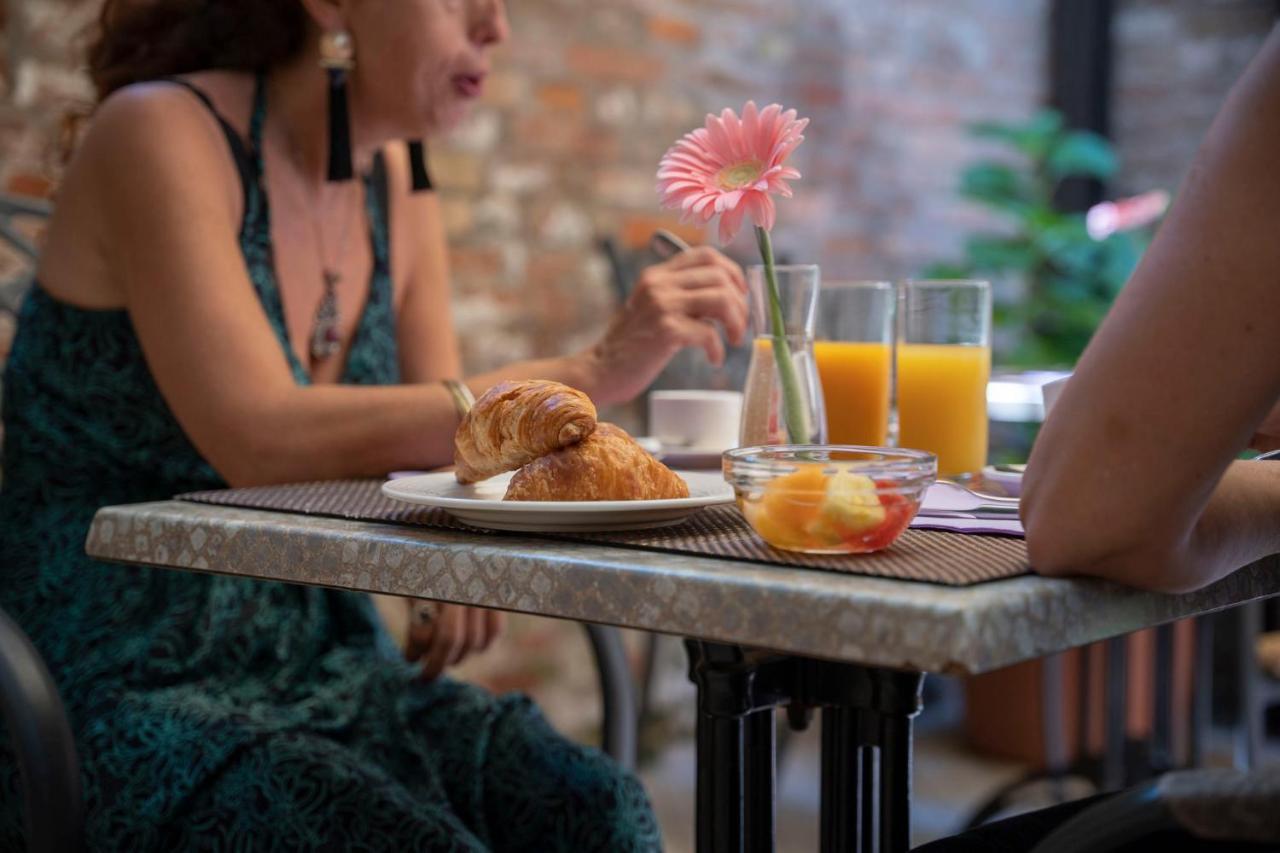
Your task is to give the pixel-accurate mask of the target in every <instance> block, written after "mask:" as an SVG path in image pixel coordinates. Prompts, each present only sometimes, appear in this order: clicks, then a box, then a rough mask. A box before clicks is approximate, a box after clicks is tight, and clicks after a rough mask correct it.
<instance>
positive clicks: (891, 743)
mask: <svg viewBox="0 0 1280 853" xmlns="http://www.w3.org/2000/svg"><path fill="white" fill-rule="evenodd" d="M880 739H881V743H880V849H881V850H882V851H884V853H906V851H908V850H910V849H911V718H910V717H906V716H896V715H885V716H884V718H883V719H882V720H881V721H880Z"/></svg>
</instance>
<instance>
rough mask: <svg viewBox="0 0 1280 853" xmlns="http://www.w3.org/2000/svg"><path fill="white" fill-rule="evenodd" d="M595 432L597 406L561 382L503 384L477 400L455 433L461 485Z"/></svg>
mask: <svg viewBox="0 0 1280 853" xmlns="http://www.w3.org/2000/svg"><path fill="white" fill-rule="evenodd" d="M595 428H596V407H595V406H594V405H592V403H591V398H589V397H588V396H587V395H586V394H583V393H582V392H581V391H578V390H576V389H574V388H570V387H569V386H568V385H561V384H560V383H559V382H544V381H542V380H528V381H524V382H500V383H498V384H497V385H495V386H493V387H492V388H490V389H489V390H488V391H486V392H485V393H484V394H482V395H481V396H480V399H479V400H476V403H475V405H474V406H473V407H472V408H471V411H469V412H467V414H466V415H465V416H464V417H463V418H462V423H461V424H459V425H458V432H457V434H456V435H454V439H453V446H454V456H453V459H454V463H455V465H456V466H457V469H456V476H457V478H458V482H459V483H474V482H477V481H479V480H485V479H488V478H489V477H492V476H493V475H494V474H501V473H502V472H503V471H513V470H515V469H516V468H519V467H520V466H521V465H524V464H525V463H527V462H530V461H532V460H534V459H537V458H538V457H539V456H542V455H544V454H547V453H550V452H551V451H553V450H559V449H560V448H562V447H565V446H567V445H570V444H573V443H574V442H575V441H580V440H582V439H583V438H585V437H586V436H588V435H590V434H591V431H592V430H594V429H595Z"/></svg>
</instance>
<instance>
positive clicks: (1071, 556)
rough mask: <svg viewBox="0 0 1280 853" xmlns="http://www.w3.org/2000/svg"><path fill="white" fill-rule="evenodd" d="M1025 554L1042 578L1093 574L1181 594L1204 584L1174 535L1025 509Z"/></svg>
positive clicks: (1142, 587)
mask: <svg viewBox="0 0 1280 853" xmlns="http://www.w3.org/2000/svg"><path fill="white" fill-rule="evenodd" d="M1024 525H1025V528H1026V531H1027V557H1028V560H1029V562H1030V564H1031V569H1032V571H1034V572H1036V573H1037V574H1039V575H1044V576H1045V577H1092V578H1098V579H1101V580H1107V581H1112V582H1114V583H1118V584H1123V585H1124V586H1129V587H1134V588H1136V589H1142V590H1146V591H1148V592H1161V593H1184V592H1191V591H1193V590H1196V589H1199V588H1200V587H1202V586H1204V585H1206V584H1207V583H1208V582H1209V581H1210V580H1211V578H1208V577H1202V576H1201V575H1200V573H1198V572H1196V571H1195V569H1194V567H1193V566H1191V565H1190V564H1189V562H1188V560H1187V559H1186V558H1185V556H1184V555H1183V554H1182V553H1181V550H1182V549H1181V548H1180V547H1178V545H1177V543H1176V542H1175V541H1174V540H1173V539H1172V538H1164V537H1161V536H1160V535H1159V534H1156V533H1153V532H1151V531H1145V532H1144V531H1140V530H1136V529H1135V530H1127V531H1104V530H1096V529H1095V530H1085V529H1081V528H1080V526H1079V525H1075V524H1072V523H1070V522H1067V521H1065V520H1063V519H1062V518H1061V517H1059V518H1048V517H1045V516H1044V514H1040V515H1038V516H1037V515H1036V514H1034V513H1032V512H1026V513H1024Z"/></svg>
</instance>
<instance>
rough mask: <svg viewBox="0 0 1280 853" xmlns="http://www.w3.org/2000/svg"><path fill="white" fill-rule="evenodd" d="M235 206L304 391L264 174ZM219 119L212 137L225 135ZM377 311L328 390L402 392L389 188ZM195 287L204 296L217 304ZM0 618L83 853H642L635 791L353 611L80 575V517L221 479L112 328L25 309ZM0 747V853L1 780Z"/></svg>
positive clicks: (75, 311)
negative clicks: (45, 702)
mask: <svg viewBox="0 0 1280 853" xmlns="http://www.w3.org/2000/svg"><path fill="white" fill-rule="evenodd" d="M264 115H265V97H264V94H263V87H262V86H261V83H260V82H259V85H258V87H257V94H256V96H255V106H254V113H253V120H252V124H251V127H252V130H251V133H250V138H249V143H248V145H246V144H245V143H244V141H243V140H241V139H240V138H239V137H238V136H237V135H236V134H235V132H234V131H232V130H231V129H230V127H229V126H228V125H226V123H225V122H224V123H223V127H224V129H225V130H226V132H227V135H228V142H229V144H230V145H231V147H232V151H233V154H234V155H235V158H236V162H237V166H238V167H239V169H240V172H241V175H242V177H243V179H244V183H245V202H246V204H245V218H244V222H243V225H242V228H241V233H240V245H241V249H242V250H243V253H244V257H245V262H246V264H247V267H248V270H249V273H250V277H251V278H252V281H253V285H254V287H255V288H256V290H257V293H258V296H259V297H260V299H261V302H262V308H263V310H264V311H265V312H266V315H267V317H268V318H269V320H270V322H271V325H272V326H273V327H274V329H275V332H276V335H277V336H278V337H279V339H280V343H281V346H282V347H283V350H284V353H285V356H284V357H287V358H288V359H289V362H290V365H291V367H292V369H293V373H294V375H295V377H296V379H297V381H298V382H299V383H300V384H305V383H306V382H307V375H306V373H305V372H304V371H303V370H302V367H301V365H300V364H298V362H297V359H296V358H295V356H294V355H293V352H292V350H291V348H290V347H289V346H288V342H287V337H286V332H285V323H284V313H283V310H282V308H281V303H280V294H279V291H278V289H277V287H276V282H275V280H274V273H273V270H272V250H271V239H270V227H269V218H268V217H269V211H268V206H267V197H266V194H265V193H264V191H263V189H262V186H263V185H262V181H261V177H262V161H261V159H260V157H258V156H257V153H256V152H257V151H258V150H259V144H258V142H259V138H260V133H261V128H262V122H263V116H264ZM220 120H221V119H220ZM365 193H366V198H367V213H368V216H369V219H370V223H371V232H372V234H371V239H372V245H373V247H374V262H375V263H374V272H373V276H372V282H371V291H370V295H369V299H368V304H367V307H366V308H365V311H364V315H363V317H362V318H361V320H360V323H359V327H358V331H357V333H356V339H355V342H354V344H353V346H352V349H351V355H350V360H349V362H348V364H347V366H346V373H345V376H344V381H345V382H349V383H353V384H390V383H395V382H397V381H399V369H398V365H397V348H396V339H395V330H394V329H395V323H394V317H393V303H392V292H391V278H390V276H389V274H388V252H387V248H388V247H387V233H388V231H387V218H386V214H387V205H386V186H385V169H384V168H382V167H381V165H380V164H379V165H378V166H377V167H375V169H374V171H373V173H372V174H371V175H369V176H366V177H365ZM212 284H214V283H212V282H211V285H212ZM4 419H5V420H4V422H5V433H4V456H3V484H2V485H0V607H3V608H4V609H5V610H7V611H8V612H9V613H10V614H11V615H12V616H13V617H14V618H16V619H17V621H18V622H19V624H21V625H22V627H23V628H24V629H25V630H26V631H27V632H28V633H29V634H30V635H31V637H32V639H33V640H34V642H35V643H36V645H37V646H38V647H39V649H40V651H41V652H42V653H43V654H44V656H45V658H46V659H47V661H48V663H49V665H50V668H51V669H52V671H53V673H54V675H55V678H56V679H57V682H58V685H59V687H60V689H61V692H62V695H63V698H64V700H65V701H66V703H67V705H68V708H69V711H70V714H71V717H72V726H73V728H74V730H75V733H76V738H77V745H78V748H79V750H80V756H81V761H82V766H83V778H84V783H85V789H86V797H87V806H88V823H87V827H86V832H87V835H88V839H89V843H90V848H91V849H94V850H112V851H114V850H129V851H149V850H154V851H161V850H163V851H170V850H258V849H267V850H299V849H303V850H334V851H346V850H369V851H374V850H396V851H408V850H416V851H437V850H439V851H446V850H447V851H481V850H513V851H514V850H521V851H525V850H527V851H555V850H563V851H631V850H635V851H639V850H653V849H657V848H658V847H659V846H660V842H659V834H658V829H657V826H656V823H655V821H654V817H653V814H652V812H651V811H650V808H649V804H648V801H647V799H646V797H645V795H644V792H643V790H642V789H641V788H640V786H639V783H638V782H636V781H635V779H633V778H632V777H631V776H629V775H627V774H625V773H624V772H622V771H621V770H620V769H619V768H617V767H616V766H615V765H614V764H612V763H611V762H610V761H609V760H608V759H607V758H606V757H605V756H603V755H601V754H600V753H598V752H596V751H595V750H592V749H588V748H585V747H581V746H578V745H575V744H572V743H570V742H569V741H566V740H565V739H563V738H561V737H560V736H559V735H558V734H556V733H555V732H554V731H553V730H552V729H551V728H550V727H549V726H548V725H547V723H546V722H545V721H544V720H543V718H542V717H541V715H540V714H539V713H538V711H537V710H536V708H534V707H533V706H532V705H531V703H530V702H529V701H528V700H527V699H524V698H522V697H518V696H506V697H501V698H495V697H493V696H491V695H489V694H488V693H486V692H484V691H482V690H480V689H478V688H475V687H471V686H468V685H464V684H461V683H458V682H454V681H450V680H448V679H442V680H439V681H436V682H434V683H424V682H421V681H418V680H417V679H416V678H415V675H416V670H415V668H414V667H412V666H411V665H409V664H405V663H404V662H403V661H401V660H399V658H398V652H397V650H396V649H395V648H394V647H393V644H392V643H391V642H390V640H389V638H388V637H387V635H386V633H385V632H384V630H383V629H382V627H381V625H380V623H379V622H378V619H377V617H376V614H375V612H374V609H373V605H372V602H371V601H370V600H369V598H368V597H367V596H363V595H357V594H353V593H344V592H336V591H331V590H322V589H314V588H306V587H300V586H289V585H285V584H279V583H266V582H258V581H253V580H246V579H240V578H230V577H215V576H210V575H198V574H191V573H186V572H176V571H165V570H160V569H153V568H145V567H126V566H120V565H108V564H105V563H100V562H97V561H95V560H92V559H89V558H88V557H86V556H85V554H84V538H85V533H86V530H87V528H88V525H89V522H90V519H91V518H92V516H93V513H94V510H96V509H97V508H98V507H99V506H102V505H104V504H118V503H130V502H136V501H150V500H158V499H165V498H168V497H171V496H172V495H174V494H176V493H179V492H184V491H189V490H192V489H207V488H216V487H220V486H222V485H223V482H222V480H221V479H220V478H219V476H218V475H217V473H216V472H214V470H213V469H212V468H211V467H210V466H209V464H208V463H207V462H205V460H204V459H202V458H201V457H200V455H199V454H198V453H197V452H196V450H195V448H194V447H193V446H192V445H191V443H190V441H189V440H188V439H187V437H186V435H184V434H183V432H182V430H181V429H180V428H179V426H178V423H177V422H176V421H175V419H174V416H173V414H172V413H171V412H170V410H169V408H168V407H167V406H166V404H165V402H164V400H163V398H162V397H161V395H160V393H159V391H158V390H157V388H156V385H155V383H154V381H153V379H152V377H151V375H150V373H149V372H148V370H147V365H146V362H145V361H144V358H143V354H142V351H141V349H140V348H139V344H138V340H137V337H136V336H135V334H134V331H133V328H132V326H131V324H130V320H129V315H128V313H127V312H125V311H114V310H112V311H94V310H85V309H81V308H76V307H72V306H70V305H68V304H65V303H62V302H59V301H58V300H56V299H54V298H52V297H51V296H49V294H47V293H46V292H45V291H43V290H42V289H40V288H39V287H38V286H37V287H36V288H34V289H33V291H32V292H31V293H30V295H29V296H28V298H27V300H26V302H25V304H24V306H23V309H22V312H21V317H20V319H19V330H18V336H17V339H16V341H15V342H14V346H13V350H12V354H11V357H10V360H9V363H8V366H7V369H6V373H5V380H4ZM6 750H7V737H5V736H2V735H0V850H19V849H22V844H21V833H22V827H21V815H20V803H21V799H20V794H19V780H18V778H17V773H16V772H15V769H14V763H13V758H12V754H11V753H9V752H7V751H6Z"/></svg>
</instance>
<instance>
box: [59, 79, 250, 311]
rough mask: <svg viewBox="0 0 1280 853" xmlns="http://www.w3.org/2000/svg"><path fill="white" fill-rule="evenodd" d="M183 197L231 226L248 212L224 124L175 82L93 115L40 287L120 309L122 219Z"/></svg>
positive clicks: (137, 91)
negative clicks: (116, 267)
mask: <svg viewBox="0 0 1280 853" xmlns="http://www.w3.org/2000/svg"><path fill="white" fill-rule="evenodd" d="M179 200H181V204H182V205H185V206H187V207H189V208H191V209H196V208H197V207H198V208H200V209H201V210H202V211H206V212H207V211H214V215H216V216H219V217H225V219H226V221H228V222H236V221H238V219H239V216H240V215H241V211H242V208H243V194H242V192H241V189H240V181H239V176H238V173H237V171H236V167H235V163H234V160H233V159H232V156H231V153H230V151H229V150H228V147H227V142H226V138H225V135H224V134H223V132H222V130H221V128H220V127H219V126H218V123H217V120H216V119H215V118H214V117H213V115H212V114H211V113H210V112H209V110H208V109H207V108H206V107H205V106H204V105H203V104H201V103H200V101H199V100H198V99H197V98H196V97H195V96H194V95H192V94H191V93H190V92H188V91H186V90H184V89H183V88H182V87H180V86H176V85H173V84H172V83H164V82H149V83H137V84H133V85H131V86H126V87H124V88H122V89H119V90H118V91H116V92H113V93H112V94H111V95H110V96H109V97H107V98H106V99H105V100H104V101H103V102H102V103H101V104H100V105H99V106H98V107H97V109H96V110H95V111H94V113H93V116H92V117H91V119H90V122H89V125H88V127H87V129H86V130H85V133H84V135H83V138H82V139H81V140H80V142H79V145H78V146H77V148H76V151H75V153H74V155H73V156H72V158H71V161H70V163H69V164H68V167H67V170H66V173H65V175H64V176H63V179H62V182H61V183H60V185H59V187H58V192H57V198H56V207H55V212H54V216H53V220H52V221H51V222H50V224H49V228H48V231H47V234H46V243H45V250H44V258H43V259H42V262H41V265H40V270H39V275H40V279H41V283H42V284H43V285H44V286H45V287H46V289H48V290H49V291H51V292H53V293H54V294H55V295H58V296H62V297H64V298H67V299H69V300H71V301H73V302H77V303H81V304H87V305H93V306H97V307H107V306H111V305H117V304H119V303H120V302H121V301H122V300H123V293H122V292H121V288H120V284H119V282H118V281H117V280H116V276H115V275H114V274H113V260H112V255H113V254H114V251H115V250H116V249H118V248H119V241H120V239H121V229H120V227H119V225H120V223H121V221H122V220H124V219H136V218H138V213H139V211H140V210H141V209H143V208H148V209H156V208H165V209H168V210H173V209H174V208H175V207H177V206H179V204H178V202H179ZM175 227H177V225H176V224H175Z"/></svg>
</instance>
